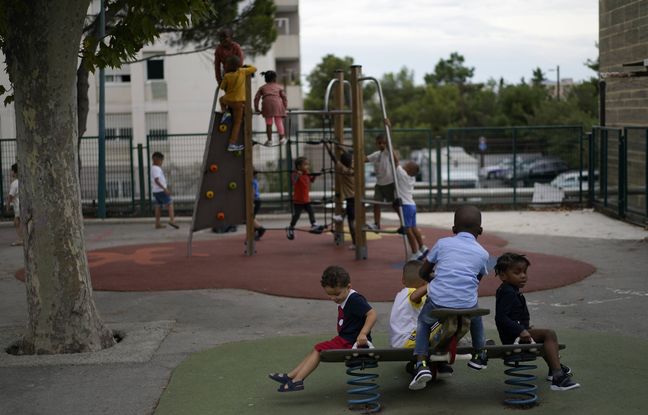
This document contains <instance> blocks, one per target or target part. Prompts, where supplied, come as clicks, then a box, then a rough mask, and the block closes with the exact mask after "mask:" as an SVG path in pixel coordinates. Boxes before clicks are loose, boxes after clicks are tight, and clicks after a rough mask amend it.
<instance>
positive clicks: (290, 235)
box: [286, 228, 295, 241]
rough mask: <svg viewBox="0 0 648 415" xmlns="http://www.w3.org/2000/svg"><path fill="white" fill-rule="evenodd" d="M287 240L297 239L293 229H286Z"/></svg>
mask: <svg viewBox="0 0 648 415" xmlns="http://www.w3.org/2000/svg"><path fill="white" fill-rule="evenodd" d="M286 238H288V239H290V240H291V241H292V240H293V239H295V230H294V229H293V228H286Z"/></svg>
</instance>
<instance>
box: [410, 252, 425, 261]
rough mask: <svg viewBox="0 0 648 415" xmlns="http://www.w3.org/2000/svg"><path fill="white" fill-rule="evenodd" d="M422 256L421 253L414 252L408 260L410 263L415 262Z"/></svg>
mask: <svg viewBox="0 0 648 415" xmlns="http://www.w3.org/2000/svg"><path fill="white" fill-rule="evenodd" d="M422 254H423V253H422V252H421V251H416V252H414V253H413V254H412V255H411V256H410V257H409V260H410V261H415V260H417V259H419V257H420V256H421V255H422Z"/></svg>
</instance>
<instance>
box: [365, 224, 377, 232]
mask: <svg viewBox="0 0 648 415" xmlns="http://www.w3.org/2000/svg"><path fill="white" fill-rule="evenodd" d="M367 229H369V230H370V231H377V230H380V226H378V225H376V224H375V223H368V224H367Z"/></svg>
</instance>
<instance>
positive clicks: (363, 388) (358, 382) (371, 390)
mask: <svg viewBox="0 0 648 415" xmlns="http://www.w3.org/2000/svg"><path fill="white" fill-rule="evenodd" d="M345 364H346V366H347V371H346V373H347V375H349V376H350V379H349V380H348V381H347V385H349V390H348V391H347V393H348V394H349V397H350V398H351V399H348V400H347V404H348V405H349V409H350V410H352V411H357V412H360V413H363V414H372V413H376V412H379V411H380V409H381V406H380V402H379V399H380V393H379V392H378V384H377V383H376V379H377V378H378V374H377V373H367V372H365V370H366V369H373V368H377V367H378V362H377V361H376V359H374V358H371V357H357V358H353V359H351V360H348V361H347V362H346V363H345Z"/></svg>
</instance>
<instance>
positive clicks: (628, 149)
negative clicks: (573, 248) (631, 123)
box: [589, 126, 648, 224]
mask: <svg viewBox="0 0 648 415" xmlns="http://www.w3.org/2000/svg"><path fill="white" fill-rule="evenodd" d="M589 147H590V160H591V167H590V169H589V175H590V182H589V185H590V187H589V197H590V201H591V204H592V205H594V206H595V207H597V208H599V209H601V210H603V211H606V212H608V213H611V214H613V215H614V216H617V217H620V218H624V219H627V220H629V221H631V222H636V223H639V224H645V223H646V222H647V221H648V169H647V167H646V163H647V162H648V127H600V126H596V127H594V128H593V129H592V134H591V140H590V146H589Z"/></svg>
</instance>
